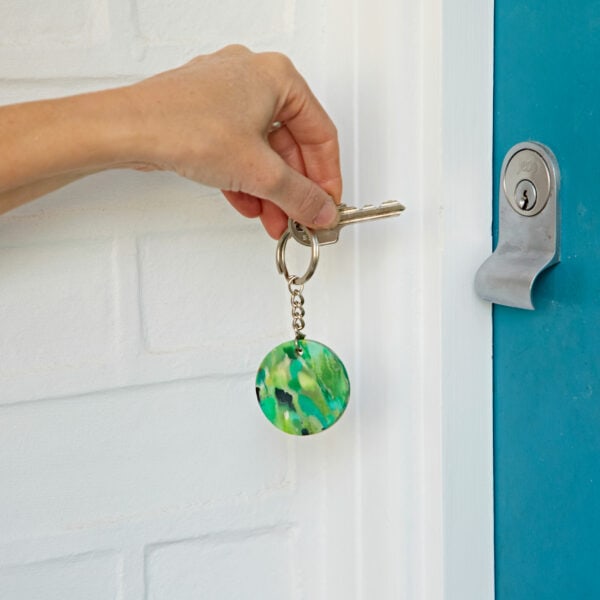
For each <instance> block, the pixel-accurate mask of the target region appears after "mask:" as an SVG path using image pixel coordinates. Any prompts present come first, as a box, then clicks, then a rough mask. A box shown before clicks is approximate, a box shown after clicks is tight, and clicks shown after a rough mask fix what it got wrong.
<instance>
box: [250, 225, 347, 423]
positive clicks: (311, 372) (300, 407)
mask: <svg viewBox="0 0 600 600" xmlns="http://www.w3.org/2000/svg"><path fill="white" fill-rule="evenodd" d="M291 227H296V228H299V229H301V230H302V232H303V233H304V235H305V236H306V237H307V239H308V240H309V241H310V246H311V258H310V263H309V266H308V268H307V270H306V273H304V275H302V276H298V275H290V274H289V272H288V268H287V265H286V262H285V248H286V245H287V242H288V240H289V238H290V236H291V235H292V234H291ZM276 261H277V270H278V271H279V272H280V273H281V274H282V275H283V276H284V277H285V279H286V280H287V282H288V290H289V292H290V295H291V305H292V327H293V329H294V333H295V338H294V339H293V340H290V341H287V342H283V344H279V346H276V347H275V348H273V350H271V351H270V352H269V353H268V354H267V355H266V356H265V357H264V359H263V360H262V362H261V364H260V367H259V368H258V373H257V374H256V395H257V398H258V404H259V406H260V408H261V410H262V412H263V413H264V415H265V416H266V417H267V419H269V421H270V422H271V423H272V424H273V425H274V426H275V427H277V428H278V429H281V431H284V432H285V433H290V434H293V435H311V434H313V433H319V432H321V431H323V430H325V429H328V428H329V427H331V426H332V425H333V424H334V423H336V422H337V421H338V420H339V418H340V417H341V416H342V414H343V413H344V411H345V410H346V406H347V405H348V398H349V397H350V381H349V380H348V373H347V372H346V367H344V363H343V362H342V361H341V360H340V358H339V357H338V356H337V354H336V353H335V352H334V351H333V350H331V348H329V347H327V346H325V344H322V343H321V342H317V341H314V340H308V339H306V336H305V335H304V333H302V330H303V329H304V326H305V323H304V316H305V311H304V296H303V295H302V292H303V291H304V284H305V283H306V282H307V281H308V280H309V279H310V278H311V277H312V276H313V274H314V272H315V270H316V268H317V264H318V262H319V241H318V240H317V237H316V236H315V235H314V234H313V233H312V232H311V231H310V229H308V228H306V227H303V226H302V225H299V224H297V223H294V222H292V221H290V227H289V228H288V229H287V230H286V231H285V233H284V234H283V235H282V236H281V238H280V240H279V242H278V244H277V253H276Z"/></svg>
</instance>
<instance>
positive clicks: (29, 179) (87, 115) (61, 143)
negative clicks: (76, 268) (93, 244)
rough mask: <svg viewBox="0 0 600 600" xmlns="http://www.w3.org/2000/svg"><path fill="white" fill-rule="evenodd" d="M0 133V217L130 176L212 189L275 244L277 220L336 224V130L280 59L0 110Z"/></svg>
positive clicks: (238, 49) (206, 68) (232, 49)
mask: <svg viewBox="0 0 600 600" xmlns="http://www.w3.org/2000/svg"><path fill="white" fill-rule="evenodd" d="M274 122H281V123H283V126H282V127H280V128H278V129H275V130H273V123H274ZM0 129H2V132H3V135H2V136H1V137H0V156H2V157H3V160H2V161H1V162H0V213H2V212H5V211H6V210H10V209H11V208H14V207H16V206H18V205H20V204H23V203H24V202H27V201H29V200H31V199H33V198H35V197H38V196H40V195H42V194H44V193H47V192H48V191H51V190H54V189H56V188H58V187H60V186H62V185H66V184H67V183H70V182H71V181H73V180H75V179H78V178H79V177H83V176H85V175H87V174H90V173H95V172H98V171H102V170H105V169H111V168H123V167H129V168H135V169H141V170H151V169H165V170H171V171H175V172H176V173H179V174H180V175H183V176H184V177H187V178H189V179H193V180H194V181H198V182H200V183H203V184H207V185H210V186H213V187H218V188H221V189H222V190H223V191H224V194H225V196H226V197H227V198H228V200H229V201H230V202H231V204H232V205H233V206H234V207H235V208H236V209H237V210H238V211H239V212H241V213H242V214H243V215H245V216H247V217H257V216H260V218H261V220H262V222H263V224H264V226H265V228H266V230H267V231H268V233H269V234H270V235H271V236H273V237H274V238H278V237H279V236H280V235H281V233H282V232H283V231H284V229H285V227H286V226H287V216H288V215H289V216H291V217H293V218H294V219H296V220H297V221H299V222H301V223H303V224H305V225H309V226H312V227H315V228H319V227H327V226H331V225H333V224H334V223H335V221H336V219H337V210H336V208H335V204H334V202H335V203H339V202H340V199H341V193H342V181H341V174H340V165H339V149H338V142H337V132H336V129H335V127H334V125H333V123H332V122H331V120H330V119H329V117H328V116H327V114H326V113H325V111H324V110H323V108H322V107H321V106H320V104H319V103H318V101H317V100H316V98H315V97H314V95H313V94H312V92H311V91H310V89H309V88H308V86H307V84H306V82H305V81H304V80H303V79H302V77H301V76H300V75H299V74H298V72H297V71H296V69H295V68H294V66H293V65H292V63H291V62H290V61H289V59H287V58H286V57H284V56H283V55H281V54H277V53H262V54H255V53H253V52H250V51H249V50H248V49H246V48H244V47H242V46H229V47H227V48H224V49H223V50H220V51H219V52H216V53H214V54H209V55H206V56H199V57H198V58H195V59H194V60H192V61H191V62H189V63H187V64H186V65H183V66H182V67H179V68H177V69H174V70H172V71H167V72H165V73H161V74H159V75H156V76H154V77H151V78H149V79H146V80H144V81H141V82H139V83H136V84H134V85H131V86H126V87H122V88H116V89H111V90H104V91H101V92H94V93H91V94H81V95H79V96H71V97H67V98H58V99H53V100H42V101H38V102H28V103H25V104H16V105H11V106H3V107H0Z"/></svg>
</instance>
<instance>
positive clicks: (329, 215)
mask: <svg viewBox="0 0 600 600" xmlns="http://www.w3.org/2000/svg"><path fill="white" fill-rule="evenodd" d="M337 219H338V210H337V206H336V205H335V204H334V203H333V202H332V201H330V202H326V203H325V204H324V205H323V207H322V208H321V210H320V211H319V214H318V215H317V217H316V219H315V220H314V221H313V225H316V226H317V227H333V226H334V225H335V224H336V221H337Z"/></svg>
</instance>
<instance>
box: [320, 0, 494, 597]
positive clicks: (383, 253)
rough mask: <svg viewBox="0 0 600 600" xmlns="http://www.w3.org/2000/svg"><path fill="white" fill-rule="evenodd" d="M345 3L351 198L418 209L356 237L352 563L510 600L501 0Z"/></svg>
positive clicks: (363, 580) (373, 577)
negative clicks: (496, 428)
mask: <svg viewBox="0 0 600 600" xmlns="http://www.w3.org/2000/svg"><path fill="white" fill-rule="evenodd" d="M328 11H329V14H328V22H329V25H328V37H329V45H330V49H329V54H330V56H331V58H330V60H329V61H328V63H329V66H328V67H327V68H326V70H327V79H328V81H330V82H334V83H335V89H333V87H334V86H333V84H332V85H331V86H330V87H328V88H327V94H326V98H327V101H328V108H329V109H330V110H331V112H332V113H333V116H334V118H335V120H336V121H337V122H338V125H339V126H340V135H341V140H342V151H343V152H344V151H345V157H344V164H343V167H344V171H345V174H346V199H347V201H349V202H357V203H362V204H364V203H369V202H380V201H382V200H385V199H389V198H396V199H399V200H401V201H403V202H404V203H405V204H406V205H407V210H406V213H405V214H404V215H403V216H402V217H401V220H402V221H401V222H398V221H396V222H395V223H393V224H392V223H390V224H389V225H388V224H384V223H382V224H381V225H378V226H377V228H375V227H371V228H367V227H365V228H363V229H361V230H360V231H357V232H355V236H356V239H355V247H354V248H353V252H354V255H353V256H354V259H355V267H356V271H355V273H354V277H355V280H354V284H353V288H351V291H352V292H353V293H354V304H353V306H354V309H355V327H354V341H355V343H356V345H357V347H358V348H359V349H358V350H357V355H356V357H355V364H356V366H357V368H358V371H359V376H358V379H359V384H358V393H357V394H355V396H358V400H357V402H358V403H359V407H358V409H357V417H356V428H355V432H354V434H355V436H356V446H357V448H358V451H357V455H356V460H357V466H356V492H357V499H356V506H355V507H354V510H355V513H356V519H355V521H354V523H353V524H352V527H353V528H355V535H356V536H357V539H358V540H359V541H358V544H357V546H358V551H357V552H356V553H355V555H354V556H353V557H349V556H345V557H343V558H338V560H340V561H342V560H348V561H349V562H350V563H351V564H353V565H354V567H355V574H354V578H353V583H352V585H353V586H354V589H355V590H356V591H355V593H354V595H353V596H352V597H356V598H365V599H367V598H381V599H382V600H383V599H384V598H385V599H387V598H411V599H415V598H418V599H421V598H423V599H442V598H444V599H456V600H470V599H472V600H484V599H488V598H493V596H494V557H493V458H492V362H491V360H492V323H491V311H490V306H489V305H488V304H486V303H484V302H482V301H480V300H479V299H478V298H476V296H475V294H474V292H473V277H474V274H475V272H476V270H477V267H478V266H479V265H480V264H481V262H483V260H484V259H485V258H486V257H487V255H488V254H489V252H490V250H491V231H490V225H491V197H492V87H493V0H487V1H482V0H423V1H422V2H414V1H411V0H405V1H398V0H374V1H372V2H368V3H367V2H363V1H361V0H354V2H352V3H348V2H345V1H344V0H332V1H331V2H330V3H329V5H328ZM349 102H351V103H352V107H353V108H352V112H351V113H350V114H351V118H350V116H349V110H348V103H349ZM344 261H346V262H347V256H345V257H344V259H343V260H342V259H339V263H340V270H341V272H343V273H344V277H345V282H346V283H347V281H348V279H347V278H348V274H347V267H345V268H344V267H343V264H344ZM375 265H376V266H375ZM345 289H346V292H345V293H346V298H348V288H347V287H346V288H345ZM382 361H384V362H385V367H382ZM331 477H332V478H334V479H335V475H333V474H331ZM335 487H336V486H335V485H332V489H335ZM340 500H341V497H340V496H338V495H337V494H336V493H332V494H331V495H330V498H329V501H330V502H331V505H332V508H331V510H330V511H329V512H330V514H333V513H334V512H335V505H336V503H338V502H340ZM339 550H340V549H339V548H338V549H337V552H339ZM332 555H333V551H332V553H330V556H329V558H330V561H333V562H335V559H334V558H333V556H332ZM338 556H339V555H338ZM328 564H329V563H328ZM336 597H337V596H336ZM345 597H350V596H345Z"/></svg>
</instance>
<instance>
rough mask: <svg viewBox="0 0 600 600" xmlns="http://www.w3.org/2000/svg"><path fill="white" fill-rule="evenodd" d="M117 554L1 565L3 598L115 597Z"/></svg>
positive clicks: (93, 599)
mask: <svg viewBox="0 0 600 600" xmlns="http://www.w3.org/2000/svg"><path fill="white" fill-rule="evenodd" d="M118 564H119V559H118V556H117V555H113V554H101V553H100V554H92V553H90V554H87V555H82V556H68V557H64V558H56V559H52V560H47V561H43V562H36V563H29V564H22V565H13V566H5V567H0V598H5V599H6V600H75V599H76V598H85V599H86V600H114V599H115V598H117V594H118V586H119V580H118V574H117V573H118Z"/></svg>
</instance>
